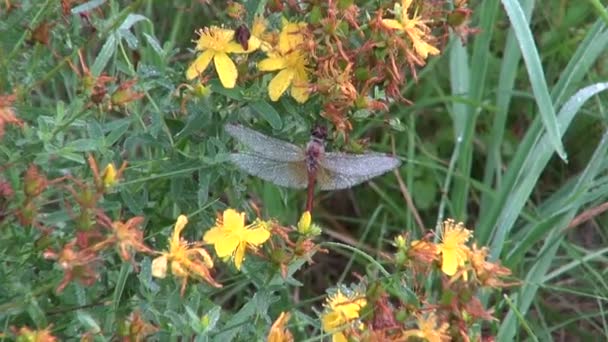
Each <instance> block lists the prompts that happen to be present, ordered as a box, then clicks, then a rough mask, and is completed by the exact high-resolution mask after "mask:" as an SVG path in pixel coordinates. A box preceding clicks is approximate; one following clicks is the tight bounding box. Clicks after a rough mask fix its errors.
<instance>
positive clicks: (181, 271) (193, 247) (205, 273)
mask: <svg viewBox="0 0 608 342" xmlns="http://www.w3.org/2000/svg"><path fill="white" fill-rule="evenodd" d="M186 224H188V218H187V217H186V216H185V215H180V216H179V217H178V218H177V221H176V222H175V228H174V230H173V235H172V236H171V239H169V251H168V252H163V253H162V255H161V256H159V257H157V258H155V259H154V260H153V261H152V275H153V276H154V277H157V278H164V277H166V275H167V263H168V262H171V273H173V275H175V276H176V277H178V278H183V283H182V294H183V291H184V289H185V287H186V282H187V281H188V277H192V276H198V277H200V278H202V279H203V280H205V281H206V282H207V283H209V284H210V285H212V286H215V287H222V285H220V284H219V283H217V282H216V281H215V280H214V279H213V278H212V277H211V272H210V269H211V268H213V260H212V259H211V256H210V255H209V253H207V251H205V250H204V249H203V248H201V247H200V245H199V244H197V243H194V244H192V243H188V242H187V241H184V240H182V239H181V238H180V235H181V232H182V230H183V229H184V227H185V226H186Z"/></svg>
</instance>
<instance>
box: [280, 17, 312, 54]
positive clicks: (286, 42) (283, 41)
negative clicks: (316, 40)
mask: <svg viewBox="0 0 608 342" xmlns="http://www.w3.org/2000/svg"><path fill="white" fill-rule="evenodd" d="M305 29H306V23H290V22H288V21H286V20H284V21H283V28H282V29H281V33H279V46H278V49H279V52H281V53H289V52H292V51H293V50H302V44H304V34H303V32H304V30H305Z"/></svg>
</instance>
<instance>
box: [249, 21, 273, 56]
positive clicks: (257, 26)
mask: <svg viewBox="0 0 608 342" xmlns="http://www.w3.org/2000/svg"><path fill="white" fill-rule="evenodd" d="M267 26H268V23H267V22H266V19H264V17H261V16H256V17H255V18H254V19H253V24H251V38H250V39H249V42H250V43H253V44H254V45H255V44H257V45H258V46H259V47H260V50H262V51H264V52H268V51H270V50H271V49H272V45H271V43H270V42H271V41H272V35H271V34H269V33H267V32H266V29H267Z"/></svg>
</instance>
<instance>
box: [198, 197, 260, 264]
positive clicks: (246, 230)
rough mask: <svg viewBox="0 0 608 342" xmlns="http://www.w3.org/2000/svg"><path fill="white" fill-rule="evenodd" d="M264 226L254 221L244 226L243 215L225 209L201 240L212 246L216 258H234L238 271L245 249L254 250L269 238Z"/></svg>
mask: <svg viewBox="0 0 608 342" xmlns="http://www.w3.org/2000/svg"><path fill="white" fill-rule="evenodd" d="M264 225H265V223H264V222H262V221H259V220H256V221H255V222H254V223H253V224H250V225H248V226H245V213H239V212H237V211H236V210H234V209H226V210H225V211H224V214H223V219H222V220H217V222H216V224H215V226H214V227H213V228H211V229H210V230H209V231H207V232H206V233H205V236H204V237H203V240H204V241H205V242H206V243H209V244H212V245H214V247H215V252H216V253H217V256H218V257H220V258H223V259H225V258H229V257H231V256H232V257H234V265H235V266H236V268H237V269H238V270H240V269H241V264H242V263H243V258H244V257H245V250H246V249H247V247H249V248H253V249H255V248H256V247H257V246H259V245H261V244H263V243H264V242H266V240H268V239H269V238H270V232H269V231H268V230H267V229H266V228H265V227H264Z"/></svg>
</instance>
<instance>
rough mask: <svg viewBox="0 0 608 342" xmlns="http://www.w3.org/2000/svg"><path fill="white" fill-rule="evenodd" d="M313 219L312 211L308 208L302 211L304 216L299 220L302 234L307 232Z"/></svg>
mask: <svg viewBox="0 0 608 342" xmlns="http://www.w3.org/2000/svg"><path fill="white" fill-rule="evenodd" d="M311 221H312V216H311V215H310V211H308V210H306V211H305V212H303V213H302V216H301V217H300V220H299V221H298V232H300V234H306V233H307V232H308V231H309V229H310V224H311Z"/></svg>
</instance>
